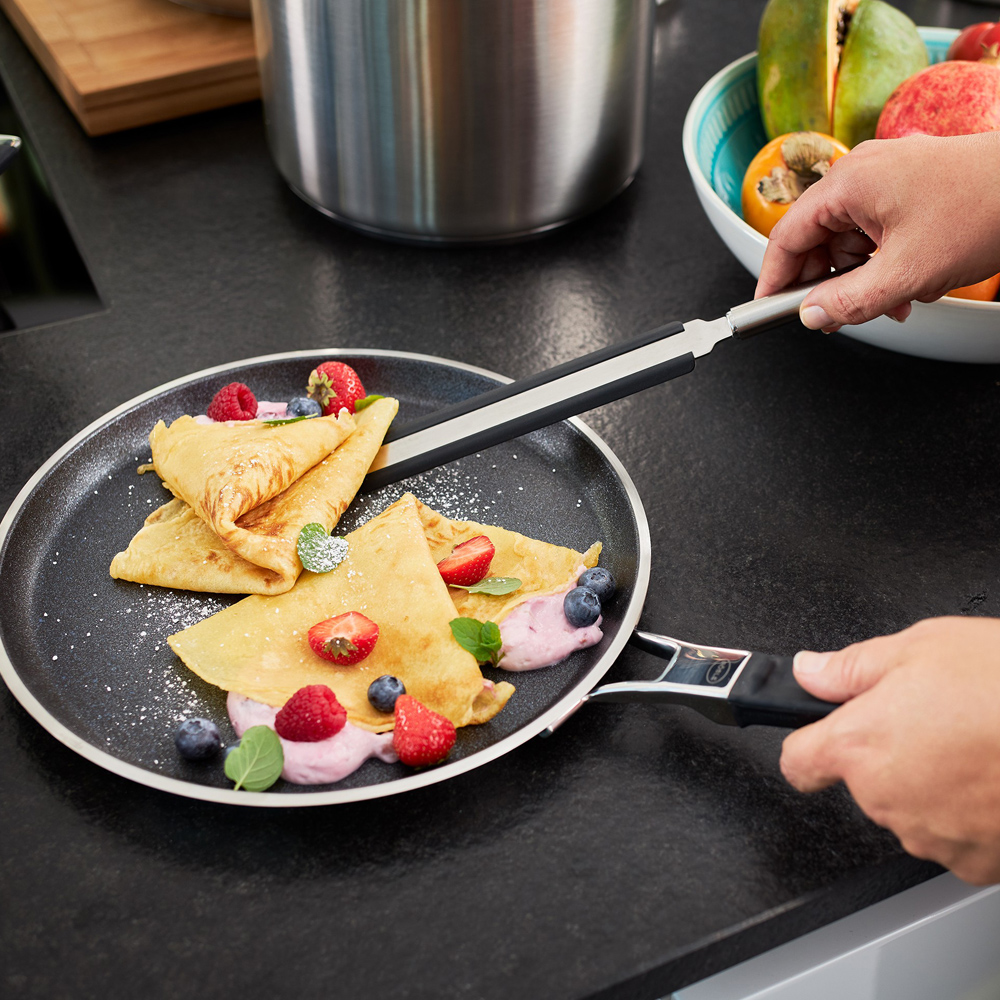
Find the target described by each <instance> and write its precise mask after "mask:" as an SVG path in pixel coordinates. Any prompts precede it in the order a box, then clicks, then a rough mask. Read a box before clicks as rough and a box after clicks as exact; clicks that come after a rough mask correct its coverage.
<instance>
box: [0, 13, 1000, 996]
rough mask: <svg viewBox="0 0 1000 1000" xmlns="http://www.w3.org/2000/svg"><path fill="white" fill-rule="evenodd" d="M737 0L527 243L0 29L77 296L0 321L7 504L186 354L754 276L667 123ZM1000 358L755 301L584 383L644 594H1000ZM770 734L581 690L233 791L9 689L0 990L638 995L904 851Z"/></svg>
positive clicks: (550, 335)
mask: <svg viewBox="0 0 1000 1000" xmlns="http://www.w3.org/2000/svg"><path fill="white" fill-rule="evenodd" d="M902 6H903V7H904V8H905V9H906V10H907V11H908V12H909V13H910V14H911V15H912V16H913V17H914V19H915V20H916V21H917V22H918V23H923V24H950V25H953V26H961V25H963V24H966V23H970V22H972V21H977V20H982V19H983V18H984V17H985V16H987V15H991V16H995V14H996V12H995V11H993V12H992V14H991V12H990V11H989V10H988V9H986V8H983V7H975V6H973V5H971V4H960V3H931V2H911V3H904V4H902ZM761 8H762V3H761V2H760V0H750V2H735V0H668V2H667V4H666V5H665V6H664V7H662V8H661V9H660V10H659V14H658V24H657V46H656V48H657V54H656V80H655V85H654V94H653V105H652V114H651V123H650V132H649V142H648V151H647V155H646V159H645V163H644V166H643V169H642V171H641V173H640V175H639V177H638V178H637V180H636V181H635V183H634V184H633V185H632V186H631V188H629V189H628V190H627V191H626V192H625V193H624V194H623V195H621V196H620V197H619V198H618V199H617V200H616V201H614V202H613V203H612V204H610V205H608V206H607V207H606V208H604V209H603V210H601V211H599V212H597V213H596V214H594V215H592V216H591V217H589V218H586V219H584V220H582V221H580V222H578V223H576V224H574V225H572V226H569V227H567V228H566V229H564V230H562V231H560V232H557V233H555V234H552V235H550V236H548V237H547V238H545V239H541V240H538V241H536V242H532V243H526V244H523V245H518V246H507V247H501V248H492V249H490V248H481V249H461V250H458V249H453V250H425V249H419V248H412V247H404V246H397V245H392V244H389V243H384V242H378V241H374V240H372V239H369V238H367V237H364V236H361V235H356V234H354V233H351V232H348V231H346V230H344V229H342V228H340V227H338V226H337V225H335V224H334V223H331V222H330V221H329V220H327V219H326V218H324V217H322V216H320V215H319V214H318V213H316V212H314V211H312V210H311V209H310V208H308V207H307V206H306V205H304V204H303V203H302V202H301V201H299V200H298V199H297V198H296V197H295V196H294V195H293V194H292V193H291V192H290V191H289V190H288V189H287V188H286V187H285V185H284V183H283V182H282V180H281V179H280V178H279V176H278V175H277V173H276V172H275V170H274V169H273V167H272V164H271V161H270V158H269V155H268V151H267V148H266V144H265V137H264V130H263V125H262V119H261V111H260V106H259V105H257V104H249V105H244V106H241V107H235V108H231V109H227V110H223V111H219V112H217V113H211V114H205V115H201V116H197V117H193V118H188V119H185V120H181V121H176V122H169V123H166V124H163V125H158V126H154V127H149V128H144V129H137V130H135V131H132V132H127V133H123V134H120V135H113V136H109V137H105V138H100V139H93V140H91V139H87V138H86V137H85V136H84V134H83V133H82V131H81V130H80V129H79V127H78V126H77V125H76V123H75V121H74V119H73V118H72V117H71V115H70V114H69V112H68V111H67V110H66V109H65V107H64V106H63V105H62V103H61V101H60V99H59V98H58V96H57V95H56V93H55V91H54V90H53V88H52V87H51V86H50V84H49V83H48V81H47V79H46V78H45V77H44V75H43V74H42V72H41V71H40V70H39V68H38V67H37V65H36V64H35V62H34V60H33V59H32V57H31V56H30V54H29V53H28V52H27V50H26V49H25V48H24V46H23V45H22V44H21V42H20V41H19V39H18V38H17V36H16V35H15V33H14V32H13V31H12V29H11V28H10V26H9V24H7V23H6V22H3V23H2V24H0V66H2V69H3V71H4V74H5V76H6V77H7V79H8V82H9V85H10V87H11V90H12V92H13V94H14V96H15V99H16V100H17V102H18V104H19V107H20V110H21V112H22V114H23V117H24V119H25V121H26V123H27V127H28V132H29V135H30V138H31V140H32V142H33V143H34V146H35V148H36V150H37V152H38V155H39V156H40V159H41V162H42V164H43V166H44V168H45V170H46V171H47V173H48V176H49V178H50V181H51V183H52V185H53V187H54V189H55V191H56V193H57V195H58V197H59V199H60V201H61V203H62V205H63V207H64V210H65V211H66V213H67V215H68V217H69V219H70V222H71V224H72V226H73V227H74V230H75V232H76V234H77V236H78V240H79V243H80V246H81V249H82V251H83V253H84V256H85V257H86V259H87V261H88V263H89V265H90V268H91V271H92V274H93V277H94V280H95V282H96V284H97V286H98V289H99V291H100V293H101V295H102V297H103V299H104V301H105V303H106V305H107V309H106V311H104V312H102V313H100V314H98V315H94V316H91V317H89V318H85V319H79V320H76V321H72V322H65V323H60V324H56V325H52V326H49V327H46V328H42V329H34V330H26V331H23V332H16V333H10V334H7V335H4V336H2V337H0V406H2V413H3V417H2V428H3V430H2V435H0V442H2V444H0V510H3V509H6V507H7V505H8V504H9V503H10V502H11V501H12V500H13V499H14V497H15V495H16V494H17V491H18V490H19V489H20V488H21V486H22V485H23V484H24V482H25V481H26V480H27V479H28V478H29V477H30V476H31V474H32V473H33V472H34V471H35V469H36V468H37V467H38V466H39V465H40V464H41V463H42V462H43V461H44V460H45V459H46V458H47V457H48V456H49V455H50V454H51V453H52V452H53V451H55V450H56V449H57V448H58V447H59V446H60V445H61V444H62V443H63V442H64V441H66V440H67V439H68V438H70V437H71V436H72V435H73V434H75V433H76V432H77V431H78V430H79V429H81V428H82V427H84V426H85V425H87V424H88V423H89V422H91V421H92V420H95V419H96V418H98V417H99V416H100V415H101V414H103V413H105V412H106V411H108V410H110V409H111V408H113V407H115V406H117V405H118V404H120V403H122V402H123V401H125V400H126V399H129V398H131V397H132V396H134V395H137V394H138V393H140V392H143V391H146V390H148V389H150V388H153V387H155V386H157V385H160V384H162V383H164V382H167V381H169V380H171V379H174V378H178V377H180V376H183V375H185V374H187V373H190V372H193V371H196V370H199V369H202V368H206V367H209V366H212V365H219V364H224V363H226V362H230V361H235V360H238V359H241V358H246V357H252V356H255V355H261V354H268V353H272V352H276V351H282V350H290V349H297V348H303V349H304V348H320V347H359V346H364V347H377V348H391V349H398V350H407V351H417V352H423V353H428V354H435V355H441V356H444V357H448V358H454V359H457V360H460V361H463V362H467V363H470V364H473V365H479V366H483V367H486V368H490V369H493V370H496V371H500V372H503V373H506V374H508V375H510V376H521V375H526V374H529V373H531V372H534V371H537V370H540V369H542V368H545V367H549V366H551V365H553V364H557V363H559V362H562V361H565V360H568V359H570V358H573V357H575V356H577V355H579V354H581V353H583V352H585V351H588V350H591V349H595V348H598V347H601V346H603V345H606V344H613V343H616V342H620V341H623V340H625V339H627V338H629V337H630V336H632V335H634V334H636V333H638V332H641V331H642V330H644V329H647V328H650V327H652V326H656V325H660V324H661V323H664V322H666V321H668V320H671V319H681V320H683V319H689V318H693V317H696V316H698V317H703V318H706V319H707V318H713V317H715V316H718V315H721V314H722V313H723V312H724V311H725V310H726V308H727V307H729V306H730V305H733V304H736V303H738V302H741V301H744V300H746V299H748V298H750V297H751V296H752V294H753V287H754V282H753V280H752V278H751V277H750V276H749V275H748V274H747V273H746V272H745V271H744V270H743V269H742V268H741V266H740V265H739V264H738V263H737V262H736V261H735V260H734V259H733V258H732V257H731V256H730V255H729V253H728V252H727V250H726V248H725V247H724V245H723V244H722V243H721V242H720V241H719V239H718V238H717V237H716V235H715V234H714V232H713V231H712V229H711V227H710V226H709V223H708V222H707V221H706V219H705V218H704V216H703V214H702V212H701V209H700V208H699V206H698V204H697V202H696V199H695V196H694V193H693V190H692V187H691V184H690V182H689V180H688V177H687V173H686V170H685V167H684V164H683V160H682V158H681V152H680V136H681V124H682V121H683V116H684V111H685V109H686V107H687V105H688V104H689V102H690V100H691V98H692V97H693V96H694V94H695V92H696V91H697V89H698V88H699V87H700V86H701V85H702V84H703V83H704V81H705V80H706V79H707V78H708V77H709V76H710V75H711V74H712V73H714V72H715V71H716V70H717V69H718V68H719V67H721V66H723V65H724V64H726V63H727V62H729V61H730V60H732V59H735V58H737V57H738V56H740V55H742V54H743V53H745V52H748V51H750V50H751V49H753V48H754V44H755V33H756V23H757V19H758V17H759V14H760V10H761ZM998 386H1000V370H998V369H997V368H995V367H975V366H962V365H954V364H947V363H937V362H931V361H925V360H919V359H915V358H911V357H907V356H903V355H900V354H894V353H889V352H886V351H882V350H879V349H876V348H871V347H867V346H865V345H862V344H860V343H857V342H855V341H852V340H849V339H847V338H845V337H842V336H831V337H824V336H821V335H818V334H806V333H804V332H802V331H801V329H799V328H797V327H795V328H793V327H792V326H788V327H786V328H783V329H781V330H778V331H775V332H773V333H770V334H768V335H766V336H763V337H760V338H757V339H756V340H753V341H751V342H749V343H746V344H727V345H723V346H722V347H720V348H718V349H717V350H716V351H715V352H714V353H713V354H712V355H710V356H709V357H707V358H705V359H703V360H702V361H700V362H699V364H698V368H697V371H696V372H695V373H693V374H692V375H689V376H686V377H685V378H683V379H680V380H678V381H676V382H674V383H671V384H669V385H666V386H661V387H658V388H655V389H652V390H649V391H647V392H645V393H643V394H642V395H640V396H637V397H634V398H632V399H629V400H627V401H622V402H619V403H615V404H612V405H609V406H607V407H604V408H602V409H601V410H598V411H596V412H593V413H591V414H589V415H588V416H587V419H588V421H589V422H590V423H591V424H592V425H593V426H594V427H595V428H596V429H597V431H598V432H599V433H600V434H602V435H603V436H604V437H605V439H606V440H607V441H608V443H609V444H610V445H611V447H612V448H613V449H614V450H615V451H616V453H617V454H618V456H619V457H620V458H621V460H622V461H623V463H624V464H625V466H626V467H627V469H628V470H629V472H630V473H631V475H632V477H633V478H634V480H635V483H636V485H637V487H638V490H639V493H640V494H641V496H642V499H643V502H644V504H645V507H646V511H647V514H648V517H649V521H650V525H651V530H652V541H653V553H652V556H653V558H652V581H651V586H650V592H649V597H648V600H647V604H646V609H645V612H644V616H643V619H642V624H644V625H646V626H648V627H650V628H654V629H656V630H661V631H665V632H667V633H669V634H675V635H679V636H682V637H685V638H690V639H692V640H699V641H703V642H709V643H715V644H719V645H734V646H743V647H744V648H752V649H761V650H767V651H773V652H779V653H792V652H794V651H795V650H796V649H799V648H803V647H805V648H832V647H834V646H837V645H840V644H844V643H847V642H849V641H851V640H854V639H858V638H862V637H865V636H869V635H872V634H876V633H884V632H888V631H892V630H896V629H899V628H901V627H903V626H905V625H907V624H909V623H911V622H912V621H914V620H916V619H918V618H920V617H923V616H927V615H933V614H967V613H977V614H1000V562H998V559H997V539H998V538H1000V505H998V504H997V503H996V495H997V491H996V477H997V469H998V468H1000V389H998ZM95 557H96V556H95ZM99 558H104V556H103V554H101V555H100V556H99ZM641 657H642V654H640V653H638V652H636V651H634V650H632V651H628V652H626V653H625V654H624V655H623V656H622V658H621V659H620V660H619V662H618V663H617V664H616V665H615V667H614V668H613V670H612V673H611V674H610V678H611V679H624V678H627V677H629V676H632V675H633V671H635V670H636V669H637V665H638V664H639V662H640V658H641ZM781 738H782V733H781V732H780V731H777V730H763V729H750V730H746V731H736V730H730V729H727V728H724V727H718V726H715V725H713V724H711V723H709V722H707V721H706V720H704V719H702V718H701V717H700V716H697V715H695V714H694V713H692V712H690V711H688V710H686V709H681V708H653V707H648V706H639V705H632V706H608V707H606V708H604V709H603V710H602V711H600V712H598V711H597V710H594V711H591V712H584V713H581V714H579V715H577V716H576V717H574V718H573V719H572V720H571V721H570V722H569V723H568V724H567V725H566V726H565V728H564V730H563V731H561V733H560V734H559V736H558V737H557V738H555V739H552V740H547V741H542V740H535V741H532V742H530V743H528V744H526V745H524V746H523V747H521V748H520V749H518V750H516V751H515V752H513V753H511V754H510V755H508V756H507V757H505V758H503V759H501V760H500V761H497V762H494V763H493V764H491V765H489V766H487V767H485V768H482V769H479V770H477V771H473V772H471V773H468V774H466V775H463V776H461V777H459V778H456V779H454V780H452V781H448V782H445V783H442V784H439V785H435V786H432V787H429V788H426V789H422V790H419V791H415V792H411V793H408V794H406V795H403V796H398V797H396V798H391V799H381V800H376V801H373V802H369V803H361V804H355V805H349V806H337V807H327V808H320V809H305V810H301V809H300V810H288V811H274V810H243V809H235V808H231V807H223V806H213V805H209V804H203V803H200V802H195V801H189V800H186V799H184V800H182V799H179V798H175V797H172V796H170V795H167V794H164V793H161V792H157V791H154V790H151V789H147V788H145V787H140V786H138V785H133V784H131V783H129V782H127V781H125V780H123V779H120V778H118V777H115V776H113V775H111V774H109V773H106V772H105V771H103V770H102V769H100V768H98V767H96V766H93V765H91V764H90V763H88V762H87V761H85V760H84V759H82V758H81V757H78V756H77V755H76V754H74V753H73V752H72V751H71V750H69V749H67V748H66V747H64V746H63V745H62V744H60V743H58V742H57V741H56V740H55V739H53V738H52V737H51V736H49V735H48V733H46V732H45V731H44V730H43V729H42V728H41V727H40V726H39V725H37V724H36V723H35V722H34V721H33V720H32V719H31V718H30V717H29V716H28V715H27V713H26V712H25V711H24V710H23V709H22V708H21V707H20V705H19V704H17V702H15V700H14V699H13V698H12V697H11V696H10V694H9V693H8V692H7V691H6V689H3V690H0V760H2V761H3V764H2V767H0V844H2V845H3V849H2V852H0V898H2V900H3V903H2V905H0V954H2V956H3V958H2V961H0V994H2V995H3V996H5V997H11V998H15V997H16V998H21V997H46V998H62V997H97V996H102V995H103V996H113V995H122V993H123V991H124V990H125V989H127V990H128V992H129V993H130V994H131V995H134V996H142V997H163V998H166V997H170V998H176V997H183V996H190V995H194V994H195V993H196V992H197V993H199V994H201V995H209V994H217V995H227V996H236V997H239V996H243V997H266V996H301V997H303V998H310V997H326V996H335V997H359V998H361V997H364V998H374V997H378V998H380V1000H393V998H402V997H407V998H424V997H426V998H431V997H433V998H436V1000H446V998H465V997H468V998H482V1000H496V998H504V997H512V996H523V997H545V998H551V1000H558V998H567V1000H569V998H581V997H591V996H600V997H607V998H616V1000H623V998H647V1000H652V998H655V997H659V996H662V995H663V994H665V993H668V992H670V991H671V990H673V989H677V988H679V987H681V986H683V985H685V984H688V983H691V982H693V981H696V980H698V979H700V978H702V977H704V976H705V975H708V974H711V973H713V972H716V971H719V970H720V969H723V968H726V967H729V966H731V965H733V964H734V963H736V962H738V961H740V960H742V959H744V958H747V957H750V956H752V955H755V954H758V953H760V952H762V951H764V950H766V949H768V948H770V947H773V946H775V945H777V944H779V943H781V942H784V941H787V940H790V939H791V938H794V937H795V936H797V935H800V934H802V933H805V932H806V931H809V930H811V929H813V928H816V927H818V926H821V925H823V924H825V923H827V922H829V921H831V920H834V919H837V918H839V917H841V916H844V915H846V914H849V913H851V912H853V911H855V910H857V909H858V908H860V907H862V906H864V905H867V904H869V903H871V902H873V901H876V900H878V899H881V898H884V897H885V896H887V895H890V894H892V893H894V892H897V891H899V890H901V889H902V888H905V887H906V886H909V885H912V884H915V883H916V882H919V881H921V880H923V879H926V878H928V877H930V876H931V875H933V874H935V873H936V872H937V869H936V868H935V867H934V866H933V865H930V864H927V863H923V862H919V861H916V860H914V859H912V858H909V857H908V856H907V855H905V854H904V853H903V852H902V851H901V849H900V847H899V846H898V844H897V842H896V841H895V839H894V837H893V836H891V835H890V834H889V833H887V832H886V831H884V830H881V829H879V828H877V827H876V826H874V825H873V824H871V823H870V822H868V821H867V820H866V819H865V817H864V816H863V815H861V813H860V812H859V811H858V810H857V808H856V807H855V806H854V805H853V804H852V802H851V800H850V798H849V796H848V795H847V794H846V792H845V791H844V789H843V788H834V789H832V790H830V791H828V792H825V793H823V794H820V795H816V796H811V797H805V796H800V795H798V794H797V793H795V792H793V791H792V790H791V789H790V788H789V787H788V786H787V785H786V784H785V783H784V781H783V780H782V778H781V776H780V773H779V771H778V767H777V761H778V755H779V751H780V745H781Z"/></svg>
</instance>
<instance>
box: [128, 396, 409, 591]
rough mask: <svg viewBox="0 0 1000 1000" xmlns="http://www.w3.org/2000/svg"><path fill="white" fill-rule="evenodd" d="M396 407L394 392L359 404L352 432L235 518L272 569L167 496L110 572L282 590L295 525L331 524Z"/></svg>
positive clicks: (163, 582) (190, 586)
mask: <svg viewBox="0 0 1000 1000" xmlns="http://www.w3.org/2000/svg"><path fill="white" fill-rule="evenodd" d="M398 408H399V404H398V403H397V402H396V400H395V399H389V398H386V399H380V400H377V401H376V402H375V403H372V404H371V405H370V406H368V407H366V408H365V409H363V410H362V411H361V412H360V413H359V414H357V416H356V417H355V422H356V428H355V430H354V432H353V433H352V434H351V435H350V436H349V437H348V438H347V439H346V440H345V441H344V442H343V443H342V444H340V445H339V446H338V448H337V450H336V451H334V452H333V454H332V455H329V456H328V457H327V458H325V459H323V460H322V461H320V462H319V463H318V464H317V465H314V466H313V467H312V468H311V469H310V470H309V471H308V472H306V473H305V475H303V476H302V477H301V478H300V479H298V480H296V481H295V482H294V483H292V485H291V486H289V487H288V489H286V490H285V491H284V492H282V493H279V494H278V495H277V496H276V497H273V498H272V499H270V500H267V501H265V502H264V503H262V504H261V505H260V506H259V507H256V508H254V509H253V510H251V511H248V512H247V513H246V514H244V515H243V516H242V517H241V518H239V520H238V521H237V522H236V527H237V529H239V531H241V532H251V533H253V534H255V535H259V536H260V537H261V538H263V539H265V540H269V541H270V543H271V546H272V547H271V549H270V551H271V554H272V566H277V567H278V568H272V569H268V568H266V567H263V566H258V565H256V564H254V563H252V562H249V561H248V560H246V559H243V558H242V557H240V556H238V555H237V554H236V553H235V552H233V551H232V550H231V549H230V548H229V547H228V546H227V545H226V544H225V543H224V542H223V541H222V539H221V538H220V537H219V536H218V535H217V534H216V533H215V532H214V531H213V530H212V529H211V528H210V527H209V526H208V525H207V524H206V523H205V522H204V521H203V520H202V519H201V518H200V517H199V516H198V515H197V514H196V513H195V512H194V511H193V510H192V509H191V507H189V506H188V505H187V504H186V503H184V501H183V500H177V499H174V500H171V501H170V502H169V503H166V504H164V505H163V506H162V507H160V508H158V509H157V510H155V511H153V513H152V514H150V515H149V517H148V518H146V523H145V524H144V525H143V527H142V528H141V529H140V531H139V532H138V534H137V535H136V536H135V537H134V538H133V539H132V541H131V542H130V543H129V546H128V549H127V550H126V551H125V552H119V553H118V555H116V556H115V558H114V559H113V560H112V563H111V575H112V576H113V577H115V578H116V579H119V580H131V581H133V582H134V583H146V584H155V585H157V586H161V587H177V588H179V589H181V590H200V591H208V592H211V593H218V594H281V593H284V592H285V591H286V590H289V589H290V588H291V586H292V584H294V583H295V580H296V579H297V578H298V575H299V573H301V572H302V563H301V562H300V561H299V557H298V553H297V552H296V547H295V545H296V541H297V539H298V536H299V531H301V530H302V527H303V526H304V525H306V524H313V523H316V524H322V525H323V527H324V528H325V529H326V530H327V532H329V531H332V530H333V528H334V526H335V525H336V524H337V522H338V521H339V520H340V517H341V515H342V514H343V513H344V511H345V510H346V509H347V506H348V504H350V502H351V500H352V499H353V498H354V495H355V494H356V493H357V491H358V489H359V488H360V486H361V483H362V481H363V480H364V477H365V474H366V473H367V472H368V469H369V467H370V466H371V463H372V461H373V460H374V458H375V455H376V454H377V452H378V450H379V448H380V447H381V444H382V439H383V438H384V437H385V434H386V431H388V429H389V424H390V423H392V419H393V417H394V416H395V415H396V410H397V409H398ZM289 426H293V425H289Z"/></svg>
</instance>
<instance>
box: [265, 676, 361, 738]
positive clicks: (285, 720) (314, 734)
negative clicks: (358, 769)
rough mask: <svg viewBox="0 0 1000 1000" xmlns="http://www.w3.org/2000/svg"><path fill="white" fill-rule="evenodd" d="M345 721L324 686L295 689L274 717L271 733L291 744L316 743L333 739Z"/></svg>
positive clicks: (341, 710)
mask: <svg viewBox="0 0 1000 1000" xmlns="http://www.w3.org/2000/svg"><path fill="white" fill-rule="evenodd" d="M346 722H347V710H346V709H345V708H344V706H343V705H341V704H340V702H339V701H337V696H336V695H335V694H334V693H333V692H332V691H331V690H330V689H329V688H328V687H327V686H326V685H325V684H309V685H308V686H307V687H304V688H299V689H298V691H296V692H295V694H293V695H292V696H291V698H289V699H288V701H286V702H285V705H284V708H282V709H281V711H279V712H278V714H277V715H276V716H275V717H274V730H275V732H276V733H277V734H278V735H279V736H280V737H281V738H282V739H286V740H292V741H293V742H295V743H316V742H317V741H318V740H325V739H329V737H331V736H336V735H337V733H339V732H340V731H341V729H343V728H344V724H345V723H346Z"/></svg>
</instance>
